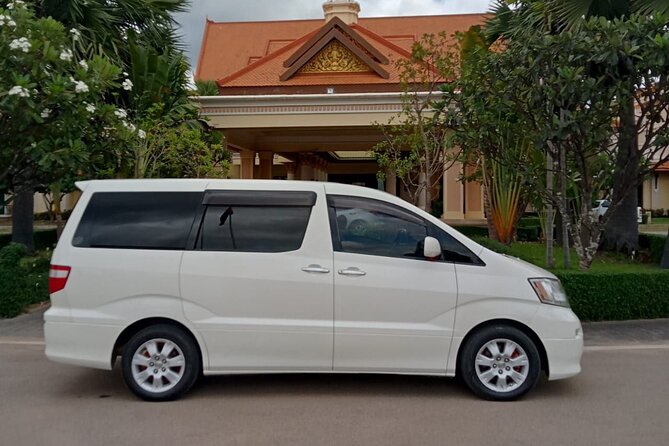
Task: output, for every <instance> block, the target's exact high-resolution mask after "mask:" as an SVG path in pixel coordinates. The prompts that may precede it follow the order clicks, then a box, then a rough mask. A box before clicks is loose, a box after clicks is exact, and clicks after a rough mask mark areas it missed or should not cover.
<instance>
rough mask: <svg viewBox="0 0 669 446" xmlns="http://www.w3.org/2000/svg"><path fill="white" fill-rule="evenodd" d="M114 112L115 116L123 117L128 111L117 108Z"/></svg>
mask: <svg viewBox="0 0 669 446" xmlns="http://www.w3.org/2000/svg"><path fill="white" fill-rule="evenodd" d="M114 114H115V115H116V117H118V118H120V119H125V118H126V117H127V116H128V112H127V111H125V110H123V109H122V108H119V109H118V110H116V111H114Z"/></svg>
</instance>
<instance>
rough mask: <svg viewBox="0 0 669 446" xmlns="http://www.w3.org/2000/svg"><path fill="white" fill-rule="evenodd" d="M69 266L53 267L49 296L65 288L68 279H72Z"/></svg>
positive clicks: (50, 272) (51, 269)
mask: <svg viewBox="0 0 669 446" xmlns="http://www.w3.org/2000/svg"><path fill="white" fill-rule="evenodd" d="M70 270H71V268H70V267H69V266H61V265H51V268H50V269H49V294H53V293H55V292H58V291H60V290H62V289H63V288H65V285H66V284H67V278H68V277H70Z"/></svg>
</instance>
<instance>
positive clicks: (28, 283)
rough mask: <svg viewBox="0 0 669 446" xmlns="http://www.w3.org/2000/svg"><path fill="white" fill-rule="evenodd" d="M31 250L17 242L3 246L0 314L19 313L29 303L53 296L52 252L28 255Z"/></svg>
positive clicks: (13, 314) (0, 262) (12, 315)
mask: <svg viewBox="0 0 669 446" xmlns="http://www.w3.org/2000/svg"><path fill="white" fill-rule="evenodd" d="M27 252H28V251H27V249H26V247H25V246H23V245H19V244H16V243H11V244H9V245H7V246H5V247H3V248H2V249H0V283H2V284H3V285H2V287H0V318H4V317H14V316H17V315H18V314H20V313H21V311H23V309H24V308H25V307H26V306H27V305H30V304H33V303H37V302H41V301H44V300H47V299H48V298H49V294H48V276H49V258H48V253H47V254H42V255H41V256H38V257H26V255H27Z"/></svg>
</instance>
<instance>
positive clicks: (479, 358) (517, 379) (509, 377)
mask: <svg viewBox="0 0 669 446" xmlns="http://www.w3.org/2000/svg"><path fill="white" fill-rule="evenodd" d="M529 369H530V361H529V358H528V357H527V353H525V350H524V349H523V348H522V347H521V346H520V345H518V344H517V343H516V342H514V341H512V340H510V339H502V338H498V339H493V340H492V341H489V342H487V343H485V344H483V346H482V347H481V348H480V349H479V351H478V353H477V354H476V359H475V370H476V376H477V377H478V379H479V381H481V383H482V384H483V385H484V386H485V387H486V388H488V389H490V390H492V391H494V392H499V393H507V392H511V391H513V390H516V389H517V388H519V387H520V386H522V385H523V383H524V382H525V381H526V380H527V375H528V373H529Z"/></svg>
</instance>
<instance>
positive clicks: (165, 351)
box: [121, 324, 202, 401]
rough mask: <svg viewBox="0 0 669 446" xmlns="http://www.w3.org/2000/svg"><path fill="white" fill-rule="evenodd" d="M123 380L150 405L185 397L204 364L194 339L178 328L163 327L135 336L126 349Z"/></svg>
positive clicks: (122, 365)
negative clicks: (151, 402) (150, 403)
mask: <svg viewBox="0 0 669 446" xmlns="http://www.w3.org/2000/svg"><path fill="white" fill-rule="evenodd" d="M121 367H122V371H123V379H124V381H125V383H126V385H127V386H128V388H129V389H130V390H131V391H132V392H133V393H134V394H135V395H137V396H139V397H140V398H142V399H144V400H147V401H170V400H175V399H178V398H180V397H181V396H183V394H185V393H186V392H188V390H190V388H191V387H193V385H194V384H195V382H196V381H197V380H198V378H199V377H200V374H201V371H202V360H201V357H200V351H199V349H198V347H197V345H196V344H195V341H194V340H193V338H192V336H191V335H190V334H189V333H187V332H185V331H184V330H182V329H181V328H179V327H175V326H173V325H167V324H160V325H152V326H150V327H147V328H145V329H143V330H141V331H139V332H138V333H137V334H135V335H134V336H133V337H132V338H131V339H130V341H128V343H127V344H126V345H125V347H124V348H123V356H122V359H121Z"/></svg>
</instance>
